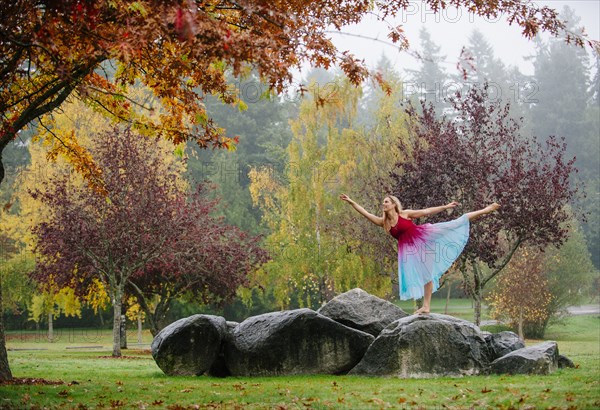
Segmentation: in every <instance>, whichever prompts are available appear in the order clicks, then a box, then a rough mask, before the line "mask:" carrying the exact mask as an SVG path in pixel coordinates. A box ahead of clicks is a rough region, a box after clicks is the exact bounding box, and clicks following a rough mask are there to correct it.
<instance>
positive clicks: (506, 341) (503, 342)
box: [485, 331, 525, 362]
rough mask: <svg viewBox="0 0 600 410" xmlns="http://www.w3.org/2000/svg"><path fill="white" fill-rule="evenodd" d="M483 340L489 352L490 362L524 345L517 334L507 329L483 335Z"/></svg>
mask: <svg viewBox="0 0 600 410" xmlns="http://www.w3.org/2000/svg"><path fill="white" fill-rule="evenodd" d="M485 341H486V343H487V345H488V348H489V352H490V362H493V361H494V360H496V359H498V358H499V357H502V356H504V355H505V354H508V353H510V352H513V351H515V350H519V349H522V348H524V347H525V343H523V340H521V338H520V337H519V335H517V334H516V333H515V332H509V331H504V332H500V333H493V334H489V335H485Z"/></svg>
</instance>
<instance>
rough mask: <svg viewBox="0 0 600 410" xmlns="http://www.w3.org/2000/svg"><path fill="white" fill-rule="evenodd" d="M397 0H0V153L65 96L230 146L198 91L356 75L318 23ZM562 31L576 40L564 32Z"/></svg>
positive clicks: (394, 7) (384, 10) (74, 153)
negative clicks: (140, 90)
mask: <svg viewBox="0 0 600 410" xmlns="http://www.w3.org/2000/svg"><path fill="white" fill-rule="evenodd" d="M426 3H429V4H428V6H430V7H431V9H432V10H434V11H435V12H439V11H440V9H442V8H445V7H449V6H457V7H465V8H467V9H468V10H469V11H470V12H473V13H475V14H477V15H481V16H487V17H498V16H499V15H501V14H502V15H505V16H507V19H508V22H509V23H510V24H513V23H514V24H517V25H519V26H520V27H521V28H522V30H523V35H524V36H526V37H528V38H532V37H533V36H535V35H536V34H537V33H538V32H539V31H540V30H544V31H548V32H550V33H552V34H554V35H558V34H559V33H561V30H563V29H564V28H565V27H566V26H565V23H564V22H562V21H561V20H559V19H558V17H557V13H556V11H554V10H552V9H550V8H548V7H541V8H539V7H537V6H535V5H534V4H533V3H529V4H523V3H522V2H521V1H518V0H505V1H502V2H472V1H471V0H453V1H450V2H439V1H437V0H427V1H426ZM407 7H408V2H406V1H391V2H383V1H376V2H374V3H373V2H370V1H366V0H344V1H325V2H323V1H316V0H310V1H306V0H277V1H264V0H244V1H231V0H229V1H200V0H198V1H193V0H169V1H158V0H147V1H131V0H110V1H109V0H104V1H94V2H92V1H83V0H65V1H57V0H37V1H27V0H19V1H13V0H2V1H0V8H1V9H2V10H3V14H4V15H5V16H10V18H3V19H2V21H1V22H0V56H2V57H0V112H1V113H2V118H1V123H0V152H1V151H3V150H4V148H5V147H6V145H7V144H8V142H9V141H11V140H12V139H13V138H14V137H15V135H16V134H17V133H18V132H19V131H20V130H22V129H23V128H24V127H26V126H27V124H29V123H31V122H32V121H33V120H35V119H37V118H41V117H43V116H44V114H47V113H50V112H52V111H53V110H54V109H56V108H57V107H59V106H60V105H61V104H62V103H63V102H64V101H65V100H66V99H67V98H69V97H71V96H72V97H74V98H77V99H80V100H82V101H84V102H86V103H87V104H89V105H91V106H93V107H95V108H96V109H97V110H99V111H101V112H104V113H105V114H106V115H107V116H109V117H111V118H113V119H114V120H117V121H127V122H129V123H131V124H132V126H133V128H134V129H136V130H138V131H139V132H142V133H153V134H160V135H163V136H165V137H167V138H168V139H171V140H173V141H174V142H176V143H177V142H181V141H185V140H195V141H197V142H198V143H199V144H200V145H201V146H203V147H208V146H219V147H222V146H224V147H227V146H230V145H231V144H232V143H233V142H234V141H232V140H231V139H229V138H227V137H225V134H224V131H223V129H222V128H219V127H218V126H217V125H216V124H214V123H213V121H212V120H211V119H210V118H209V117H208V116H207V114H206V110H205V107H204V105H203V96H204V94H216V95H218V96H219V97H220V98H221V99H223V100H224V101H226V102H228V103H236V102H238V101H239V100H238V96H237V94H236V92H235V91H234V90H232V89H231V87H229V84H228V82H227V79H226V70H227V69H230V70H232V72H233V74H234V75H235V76H238V75H242V74H244V73H247V72H248V70H249V69H251V68H254V69H256V70H257V72H258V73H259V75H260V76H261V77H262V78H263V79H265V81H266V82H267V83H268V84H269V86H270V87H271V89H272V90H274V91H282V90H283V89H284V87H285V86H286V84H289V83H290V82H291V80H292V71H293V70H294V69H296V68H297V67H299V66H300V65H301V64H304V63H309V64H311V65H314V66H317V67H324V68H328V67H330V66H333V65H334V64H337V65H339V67H340V68H341V69H342V70H343V71H344V72H345V73H346V75H347V76H348V77H349V79H350V80H351V81H352V82H353V83H355V84H358V83H360V82H361V81H362V80H363V79H364V78H365V77H366V76H367V75H368V70H367V69H366V67H365V65H364V63H363V62H361V61H359V60H358V59H357V58H355V57H354V56H353V55H351V54H350V53H348V52H346V51H340V50H337V49H336V47H335V46H334V45H333V43H332V42H331V40H330V38H329V34H328V30H330V29H331V27H334V28H336V29H340V28H341V27H342V26H344V25H348V24H351V23H356V22H358V21H360V20H361V18H362V17H363V16H365V15H366V14H368V13H371V12H373V10H377V12H378V13H379V14H378V15H379V19H381V20H385V19H386V18H389V17H393V16H395V15H397V14H399V13H401V12H403V11H405V10H406V8H407ZM389 37H390V38H391V40H392V41H393V42H395V43H398V44H400V45H401V47H405V46H407V44H408V42H407V39H406V38H405V36H404V34H403V32H402V28H401V27H395V28H391V29H390V33H389ZM566 39H567V41H574V42H576V43H578V44H580V45H583V44H584V42H585V41H586V40H585V37H582V36H580V35H575V34H572V33H568V32H567V34H566ZM587 41H588V43H589V44H590V45H591V46H597V43H595V42H593V41H591V40H587ZM135 82H141V83H143V84H145V85H147V86H148V87H149V88H150V89H151V90H152V92H153V94H154V96H155V98H156V100H155V101H154V102H153V101H149V100H136V99H134V98H131V96H129V93H128V86H129V85H131V84H134V83H135ZM158 104H160V105H161V106H162V108H163V109H164V110H165V112H164V113H163V115H161V116H160V118H159V119H158V120H154V119H151V118H150V117H149V116H148V115H146V114H147V110H152V109H156V107H157V105H158ZM41 125H42V126H43V123H41ZM56 143H57V144H60V145H61V146H63V148H64V152H65V153H66V154H70V156H71V157H72V160H73V162H75V163H77V162H84V163H86V162H87V164H86V169H88V170H89V173H90V174H91V176H93V175H95V174H97V172H98V171H97V169H94V168H93V167H92V166H91V165H90V164H89V163H90V158H89V156H85V155H81V152H80V150H79V149H78V144H77V140H76V139H72V140H70V141H60V142H59V141H57V142H56ZM0 159H1V158H0ZM3 178H4V170H3V168H2V167H0V181H2V180H3Z"/></svg>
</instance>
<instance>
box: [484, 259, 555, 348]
mask: <svg viewBox="0 0 600 410" xmlns="http://www.w3.org/2000/svg"><path fill="white" fill-rule="evenodd" d="M543 260H544V255H543V254H542V252H540V251H539V250H537V249H528V248H525V247H523V248H521V249H519V250H518V251H517V252H515V255H514V256H513V258H512V259H511V261H510V263H509V264H508V266H507V268H506V269H505V272H504V273H503V274H502V275H500V276H499V278H498V282H497V283H496V286H495V287H494V290H493V291H492V292H491V294H490V295H489V296H488V297H487V298H486V299H487V301H488V302H489V304H490V306H491V307H492V317H494V318H496V319H503V320H508V322H509V323H510V324H511V325H512V326H513V327H515V328H516V329H517V332H518V334H519V337H520V338H521V339H525V333H524V331H523V327H524V325H525V324H526V323H535V322H546V321H547V320H548V314H549V312H548V306H549V305H550V301H551V299H552V294H551V293H550V290H549V287H548V279H547V278H546V277H545V275H544V263H543Z"/></svg>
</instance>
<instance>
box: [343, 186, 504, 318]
mask: <svg viewBox="0 0 600 410" xmlns="http://www.w3.org/2000/svg"><path fill="white" fill-rule="evenodd" d="M340 199H342V200H344V201H346V202H348V203H349V204H350V205H352V206H353V207H354V209H356V210H357V211H358V212H359V213H360V214H361V215H363V216H364V217H365V218H367V219H368V220H369V221H371V222H373V223H374V224H375V225H378V226H381V227H383V229H385V231H386V232H389V233H390V234H391V235H392V236H393V237H394V238H396V239H397V240H398V280H399V288H400V299H401V300H407V299H419V298H423V307H421V308H420V309H418V310H417V311H416V312H415V313H417V314H418V313H429V309H430V305H431V294H432V293H433V292H435V291H436V290H437V289H438V286H439V280H440V278H441V277H442V275H443V274H444V273H445V272H446V271H447V270H448V269H449V268H450V266H452V264H453V263H454V261H455V260H456V259H457V258H458V256H459V255H460V253H461V252H462V251H463V249H464V247H465V245H466V244H467V241H468V240H469V223H470V221H473V220H475V219H477V218H479V217H480V216H482V215H485V214H488V213H490V212H494V211H495V210H496V209H498V208H499V207H500V205H498V204H497V203H493V204H491V205H489V206H487V207H485V208H483V209H480V210H479V211H473V212H469V213H467V214H464V215H462V216H461V217H460V218H458V219H454V220H452V221H448V222H441V223H437V224H429V223H428V224H423V225H415V223H414V222H413V219H416V218H420V217H423V216H429V215H434V214H437V213H439V212H442V211H444V210H446V209H451V208H454V207H456V206H457V205H458V202H451V203H449V204H448V205H443V206H437V207H433V208H427V209H420V210H411V209H402V205H401V204H400V201H399V200H398V198H396V197H395V196H391V195H389V196H386V197H385V198H384V200H383V216H375V215H373V214H370V213H369V212H367V211H365V209H364V208H363V207H362V206H360V205H358V204H357V203H356V202H354V201H353V200H352V199H350V197H348V195H346V194H342V195H340Z"/></svg>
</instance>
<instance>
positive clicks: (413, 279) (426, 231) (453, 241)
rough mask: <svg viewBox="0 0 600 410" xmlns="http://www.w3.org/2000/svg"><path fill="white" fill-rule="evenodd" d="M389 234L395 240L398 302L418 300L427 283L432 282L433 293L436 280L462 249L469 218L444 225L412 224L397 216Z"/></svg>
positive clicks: (437, 282) (466, 239)
mask: <svg viewBox="0 0 600 410" xmlns="http://www.w3.org/2000/svg"><path fill="white" fill-rule="evenodd" d="M390 234H392V236H393V237H394V238H396V239H398V280H399V288H400V299H401V300H407V299H419V298H422V297H423V286H424V285H425V284H426V283H427V282H429V281H432V282H433V291H434V292H435V291H436V290H437V289H438V287H439V281H440V278H441V277H442V275H443V274H444V273H445V272H446V271H447V270H448V269H449V268H450V266H452V264H453V263H454V261H455V260H456V259H457V258H458V256H459V255H460V254H461V252H462V251H463V249H464V248H465V245H466V244H467V241H468V240H469V218H468V217H467V215H463V216H461V217H460V218H458V219H455V220H452V221H448V222H441V223H437V224H423V225H415V224H414V222H413V221H411V220H410V219H405V218H402V217H401V216H398V223H397V224H396V226H393V227H392V228H391V229H390Z"/></svg>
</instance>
